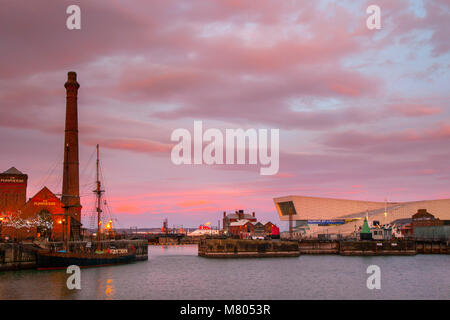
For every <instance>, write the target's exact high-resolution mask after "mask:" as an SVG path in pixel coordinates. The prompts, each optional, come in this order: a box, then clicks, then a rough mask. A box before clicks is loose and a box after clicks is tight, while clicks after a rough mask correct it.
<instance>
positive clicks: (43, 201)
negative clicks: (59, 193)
mask: <svg viewBox="0 0 450 320" xmlns="http://www.w3.org/2000/svg"><path fill="white" fill-rule="evenodd" d="M33 204H34V205H35V206H56V202H48V201H47V200H42V201H41V202H34V203H33Z"/></svg>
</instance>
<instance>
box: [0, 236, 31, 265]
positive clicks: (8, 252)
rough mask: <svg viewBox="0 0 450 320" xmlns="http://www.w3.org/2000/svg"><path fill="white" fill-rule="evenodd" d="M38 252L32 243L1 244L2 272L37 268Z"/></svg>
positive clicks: (0, 261) (0, 262)
mask: <svg viewBox="0 0 450 320" xmlns="http://www.w3.org/2000/svg"><path fill="white" fill-rule="evenodd" d="M37 250H39V248H38V247H36V246H34V245H33V244H31V243H29V244H28V243H26V244H19V243H0V271H6V270H23V269H34V268H36V252H37Z"/></svg>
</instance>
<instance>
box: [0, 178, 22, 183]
mask: <svg viewBox="0 0 450 320" xmlns="http://www.w3.org/2000/svg"><path fill="white" fill-rule="evenodd" d="M0 182H3V183H25V181H24V180H23V179H16V178H14V177H11V178H1V179H0Z"/></svg>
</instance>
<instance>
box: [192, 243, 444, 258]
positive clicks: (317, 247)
mask: <svg viewBox="0 0 450 320" xmlns="http://www.w3.org/2000/svg"><path fill="white" fill-rule="evenodd" d="M303 254H311V255H325V254H335V255H341V256H413V255H416V254H450V243H449V242H446V241H436V240H434V241H431V240H404V239H402V240H383V241H376V240H367V241H364V240H363V241H360V240H358V241H351V240H318V239H308V240H300V241H273V240H232V239H227V240H218V239H206V240H201V241H200V243H199V245H198V255H199V256H202V257H214V258H241V257H252V258H258V257H287V256H289V257H292V256H299V255H303Z"/></svg>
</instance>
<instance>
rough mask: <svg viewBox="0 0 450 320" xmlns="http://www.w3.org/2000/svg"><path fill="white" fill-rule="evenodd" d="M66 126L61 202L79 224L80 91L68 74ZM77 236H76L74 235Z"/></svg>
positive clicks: (75, 78) (73, 73)
mask: <svg viewBox="0 0 450 320" xmlns="http://www.w3.org/2000/svg"><path fill="white" fill-rule="evenodd" d="M64 87H65V88H66V126H65V137H64V168H63V185H62V196H61V202H62V203H63V204H64V205H65V206H67V213H68V214H69V215H70V216H71V217H72V218H73V219H75V220H76V221H77V222H80V221H81V204H80V183H79V160H78V101H77V99H78V89H79V88H80V85H79V84H78V82H77V74H76V73H75V72H73V71H71V72H69V73H68V74H67V82H66V83H65V84H64ZM74 236H76V235H74Z"/></svg>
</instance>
